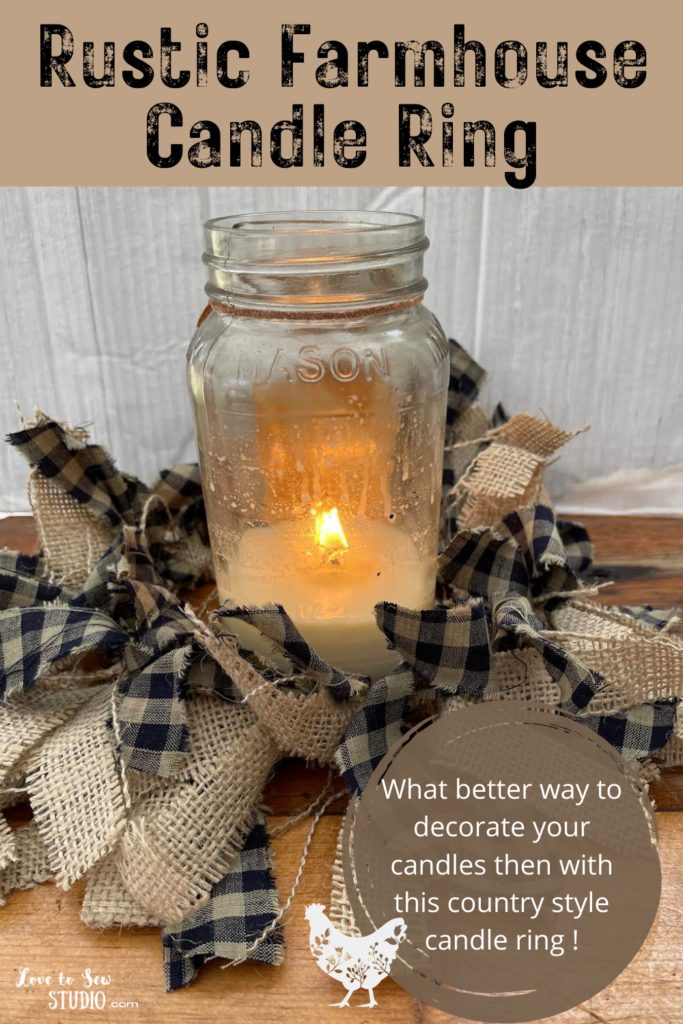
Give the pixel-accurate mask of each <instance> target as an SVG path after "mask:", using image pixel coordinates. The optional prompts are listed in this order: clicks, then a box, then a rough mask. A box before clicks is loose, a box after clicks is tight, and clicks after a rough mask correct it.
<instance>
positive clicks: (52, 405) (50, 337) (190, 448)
mask: <svg viewBox="0 0 683 1024" xmlns="http://www.w3.org/2000/svg"><path fill="white" fill-rule="evenodd" d="M316 207H318V208H330V209H332V208H337V209H341V208H344V207H347V208H363V207H365V208H371V209H402V210H409V211H411V212H413V213H420V214H422V215H423V216H424V217H425V219H426V222H427V231H428V234H429V237H430V238H431V241H432V248H431V251H430V252H429V253H428V256H427V276H428V278H429V280H430V289H429V292H428V297H427V301H428V305H429V306H430V307H431V308H432V309H433V310H434V312H435V313H436V314H437V315H438V316H439V318H440V319H441V322H442V323H443V325H444V328H445V330H446V332H447V333H450V334H452V335H454V336H456V337H457V338H458V339H459V340H460V341H461V342H462V343H463V344H464V345H465V346H466V347H467V348H468V349H469V350H470V351H471V352H472V353H473V355H474V356H475V357H476V358H477V359H478V360H479V361H480V362H481V363H482V364H483V365H484V366H486V367H487V369H488V370H489V371H490V375H491V376H490V382H489V384H488V386H487V388H486V392H485V401H486V404H488V405H489V406H493V405H495V403H496V402H497V401H498V400H499V399H502V400H503V401H504V403H505V405H506V408H507V409H508V410H509V411H510V412H516V411H520V410H529V411H530V412H535V411H537V410H538V409H539V408H543V409H544V410H545V411H546V412H547V413H548V415H549V416H551V417H552V418H553V419H554V420H555V421H556V422H558V423H560V424H561V425H562V426H564V427H567V428H575V427H579V426H581V425H583V424H584V423H586V422H590V423H592V424H593V430H592V431H591V432H590V433H588V434H587V435H582V436H581V437H580V438H577V439H576V440H575V441H574V442H572V444H571V445H570V446H569V447H568V448H567V450H566V453H565V454H563V457H562V459H561V460H560V462H559V463H558V464H557V466H554V467H553V468H552V469H551V471H550V472H551V477H550V480H551V484H552V489H553V492H554V494H555V496H557V497H558V498H560V499H561V500H562V505H563V507H564V508H565V509H567V510H572V511H602V510H611V511H647V512H655V513H657V512H659V513H665V512H669V513H672V512H676V513H683V288H682V287H681V285H682V282H683V189H676V188H642V189H639V188H608V189H604V188H553V189H550V188H532V189H529V190H526V191H521V192H516V191H513V190H512V189H510V188H493V189H476V188H428V189H417V188H416V189H408V188H385V189H380V188H327V189H322V188H320V189H311V188H305V189H304V188H275V189H273V188H130V189H125V188H56V189H7V188H5V189H0V229H1V232H2V235H1V241H0V244H1V246H2V249H1V251H0V309H1V316H2V320H1V323H2V329H1V330H2V334H1V339H0V345H1V353H2V361H1V363H0V366H1V367H2V369H1V370H0V374H1V376H0V380H1V384H0V414H1V420H2V422H1V424H0V426H1V428H2V432H3V433H4V432H6V431H9V430H12V429H14V428H15V426H16V424H17V418H16V413H15V411H14V408H13V405H12V401H13V399H16V400H18V401H19V402H20V404H21V407H22V410H23V412H24V414H25V415H28V414H30V413H31V411H32V409H33V406H34V405H38V406H40V407H41V408H42V409H43V410H44V411H45V412H47V413H49V414H51V415H53V416H55V417H56V418H58V419H65V420H68V421H70V422H72V423H92V425H93V426H92V434H93V437H94V438H95V439H97V440H98V441H100V442H102V443H104V444H105V445H106V446H107V447H109V448H110V450H111V451H112V453H113V454H114V456H115V457H116V459H117V460H118V462H119V464H120V465H121V466H122V467H123V468H125V469H127V470H128V471H130V472H132V473H135V474H136V475H138V476H140V477H142V478H143V479H145V480H148V481H150V480H151V478H152V477H153V476H154V474H155V472H156V470H157V469H158V468H160V467H161V466H164V465H168V464H169V463H171V462H174V461H178V460H184V459H193V458H194V439H193V431H192V422H191V417H190V409H189V403H188V401H187V398H186V394H185V380H184V369H185V358H184V354H185V350H186V348H187V345H188V343H189V340H190V338H191V336H192V331H193V325H194V323H195V321H196V319H197V317H198V315H199V313H200V312H201V309H202V308H203V304H204V295H203V292H202V288H203V277H204V273H203V269H204V268H203V266H202V264H201V260H200V257H201V253H202V230H201V227H202V222H203V221H204V220H205V219H206V218H208V217H210V216H219V215H224V214H228V213H236V212H246V211H250V210H268V209H280V210H287V209H290V210H291V209H296V208H309V209H314V208H316ZM27 508H28V505H27V500H26V471H25V467H24V465H23V463H22V460H21V458H20V457H19V456H18V455H17V454H16V453H14V452H12V451H11V450H10V449H9V446H5V445H2V446H0V510H5V511H13V510H15V511H16V510H22V509H27Z"/></svg>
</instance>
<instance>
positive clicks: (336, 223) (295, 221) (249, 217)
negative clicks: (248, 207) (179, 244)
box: [203, 210, 429, 308]
mask: <svg viewBox="0 0 683 1024" xmlns="http://www.w3.org/2000/svg"><path fill="white" fill-rule="evenodd" d="M204 234H205V239H206V251H205V253H204V256H203V262H204V264H205V265H206V267H207V270H208V283H207V286H206V292H207V294H208V295H209V298H211V299H214V300H217V301H218V302H219V303H222V304H226V303H227V304H229V305H231V306H237V305H239V306H242V305H244V306H252V305H255V306H259V307H263V306H265V305H268V306H270V305H276V306H280V305H282V304H285V303H286V304H287V305H288V306H289V307H290V308H291V307H292V306H296V305H299V304H301V305H303V306H310V305H312V304H315V305H326V306H339V305H348V304H353V305H356V306H364V305H377V304H378V301H377V300H380V302H379V304H383V303H384V302H395V301H404V300H406V299H411V298H413V297H414V296H416V295H418V294H423V293H424V291H425V288H426V286H427V282H426V281H425V280H424V278H423V276H422V259H423V255H424V253H425V251H426V249H427V248H428V247H429V241H428V239H427V238H426V236H425V223H424V219H423V218H422V217H419V216H417V215H416V214H411V213H400V212H397V211H391V210H301V211H283V212H275V213H273V212H264V213H248V214H235V215H231V216H227V217H215V218H212V219H211V220H208V221H207V222H206V223H205V225H204Z"/></svg>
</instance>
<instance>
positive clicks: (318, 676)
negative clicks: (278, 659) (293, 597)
mask: <svg viewBox="0 0 683 1024" xmlns="http://www.w3.org/2000/svg"><path fill="white" fill-rule="evenodd" d="M214 615H216V616H218V617H219V618H226V619H239V621H240V622H245V623H246V624H247V625H249V626H253V627H254V629H257V630H258V632H259V633H260V634H261V636H264V637H266V639H268V640H270V641H271V643H272V644H273V645H274V647H275V649H276V650H277V651H278V652H279V653H280V654H282V655H284V657H285V658H287V660H288V661H290V662H291V663H292V665H294V666H295V667H296V668H298V669H299V670H300V671H301V672H303V673H305V674H306V675H307V676H310V677H312V678H313V679H315V681H316V682H318V683H320V684H322V685H323V686H327V687H328V688H329V690H330V693H331V694H332V696H333V697H334V699H335V700H336V701H337V702H339V703H343V702H344V701H347V700H348V699H349V697H350V696H351V692H352V682H353V684H354V688H357V685H358V684H361V683H364V682H365V681H366V680H364V679H360V678H357V677H355V676H348V675H345V674H344V673H343V672H340V671H339V670H338V669H336V668H333V667H332V666H331V665H328V664H327V662H326V661H323V659H322V658H321V657H320V656H319V655H318V654H316V652H315V651H314V650H313V648H312V647H311V645H310V644H309V643H308V642H307V641H306V640H305V639H304V638H303V636H302V635H301V633H300V632H299V630H298V629H297V627H296V626H295V625H294V623H293V622H292V620H291V619H290V617H289V615H288V614H287V612H286V611H285V610H284V608H283V607H282V605H280V604H268V605H264V606H263V607H262V608H246V607H235V606H231V605H229V604H228V603H226V604H223V605H222V606H221V607H220V608H219V609H218V610H217V611H216V612H214Z"/></svg>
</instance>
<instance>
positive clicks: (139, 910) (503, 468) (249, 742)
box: [0, 343, 683, 988]
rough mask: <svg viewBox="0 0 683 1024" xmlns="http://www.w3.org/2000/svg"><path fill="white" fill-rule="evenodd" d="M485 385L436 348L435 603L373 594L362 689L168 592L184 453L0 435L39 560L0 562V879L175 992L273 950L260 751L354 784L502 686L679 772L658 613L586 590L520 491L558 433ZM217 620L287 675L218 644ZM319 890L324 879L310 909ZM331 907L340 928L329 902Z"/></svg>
mask: <svg viewBox="0 0 683 1024" xmlns="http://www.w3.org/2000/svg"><path fill="white" fill-rule="evenodd" d="M484 378H485V374H484V373H483V371H482V370H481V368H479V367H478V366H477V365H476V363H474V361H473V360H471V359H470V357H469V356H468V355H467V353H466V352H465V351H464V349H462V348H461V347H460V346H459V345H457V344H456V343H452V344H451V386H450V392H449V412H448V427H447V436H446V451H445V463H444V477H443V492H442V531H441V535H442V546H443V549H444V550H443V554H442V556H441V558H440V560H439V571H440V583H439V589H438V593H437V601H436V603H435V607H434V609H432V610H430V611H428V612H422V613H419V612H414V611H411V610H409V609H403V608H400V607H398V606H396V605H392V604H391V603H390V602H385V603H384V604H382V605H380V606H378V608H377V609H376V613H377V621H378V627H379V628H380V629H382V630H383V632H384V634H385V636H386V638H387V642H388V643H389V644H390V645H391V646H393V647H395V648H396V649H397V650H398V651H399V652H400V654H401V656H402V658H403V662H402V664H401V665H400V667H399V668H398V669H396V670H395V671H394V672H393V673H391V674H390V675H389V676H387V677H386V678H385V679H383V680H379V681H378V682H376V683H373V684H372V685H371V686H370V687H369V688H368V686H367V681H366V680H363V679H359V678H354V677H349V676H348V675H347V674H346V673H344V672H343V671H342V670H340V668H338V667H336V666H332V665H328V664H326V663H325V662H324V661H322V660H321V659H320V658H319V657H318V655H317V654H316V652H315V651H314V650H312V649H311V647H310V646H309V645H308V644H307V643H306V642H305V640H304V639H303V637H301V635H300V634H299V632H298V630H297V629H296V627H295V626H294V624H293V623H292V621H291V620H290V619H289V617H288V616H287V613H286V610H285V609H283V608H281V607H279V606H269V607H265V608H262V609H253V608H250V609H246V608H235V607H232V606H230V605H228V604H226V605H224V606H223V607H222V608H220V609H219V610H218V612H217V613H215V614H213V615H211V616H210V617H209V619H208V620H206V621H201V620H200V619H199V618H198V617H197V615H196V614H195V611H193V610H192V608H190V607H189V606H187V605H184V604H183V602H182V600H181V599H180V598H179V588H180V587H185V588H188V587H190V588H191V587H192V586H193V585H194V584H195V583H197V582H199V581H201V580H202V579H207V578H210V572H211V570H210V550H209V547H208V540H207V533H206V523H205V518H204V512H203V502H202V495H201V482H200V479H199V473H198V469H197V467H196V466H174V467H171V468H170V469H168V470H164V471H163V472H162V473H161V474H160V476H159V478H158V479H157V481H155V483H154V484H153V485H152V487H147V486H146V485H144V484H143V483H141V482H140V481H138V480H135V479H134V478H132V477H130V476H128V475H126V474H125V473H122V472H120V471H119V470H118V469H117V468H116V466H115V465H114V463H113V462H112V460H111V458H110V457H109V455H108V454H107V453H106V452H105V451H104V449H102V448H101V447H99V446H97V445H91V444H90V443H89V442H88V438H87V436H86V435H85V433H84V432H83V431H81V430H79V431H73V430H71V429H70V428H68V427H67V426H65V425H64V424H61V423H58V422H56V421H53V420H50V419H49V418H47V417H45V416H42V415H40V416H39V417H38V419H37V421H36V422H35V423H34V424H28V425H25V426H24V428H23V429H22V430H21V431H19V432H18V433H17V434H14V435H12V437H11V442H12V444H13V445H15V447H17V449H18V450H20V451H21V452H22V454H23V455H24V456H25V457H26V458H27V460H28V462H29V464H30V466H31V495H32V502H33V505H34V512H35V516H36V520H37V523H38V529H39V535H40V540H41V547H42V551H41V555H40V556H37V557H27V556H20V555H17V554H16V553H11V552H4V553H3V552H0V641H1V642H2V643H1V647H0V650H1V651H2V654H1V655H0V693H1V694H2V696H3V698H4V699H3V702H2V703H0V727H2V726H4V728H2V729H1V731H0V806H1V807H3V808H8V807H11V806H12V805H13V804H14V803H16V802H19V801H22V800H27V801H28V802H29V803H30V804H31V807H32V810H33V815H34V819H33V821H32V822H31V825H30V826H29V827H27V828H26V829H25V830H19V831H16V832H12V831H11V830H10V829H9V828H8V827H7V822H6V820H5V819H4V818H0V892H2V893H6V892H9V891H11V889H12V888H19V887H26V886H28V885H32V884H35V883H36V882H38V881H42V880H48V879H49V880H52V881H54V882H55V883H56V884H58V885H61V886H63V887H68V886H70V885H71V884H73V882H74V881H75V880H76V879H78V878H82V877H84V876H85V879H86V889H85V897H84V901H83V906H82V919H83V921H84V922H85V923H86V924H88V925H91V926H93V927H110V926H116V927H121V926H123V927H128V926H150V925H154V926H161V927H162V942H163V950H164V967H165V974H166V984H167V987H169V988H175V987H178V986H180V985H186V984H188V983H189V982H190V981H191V980H192V979H193V978H194V977H195V975H196V973H197V970H198V969H199V968H200V966H201V964H202V963H204V962H205V961H206V960H209V959H211V958H213V957H216V956H218V957H222V958H224V959H227V960H229V961H230V960H241V959H243V958H244V957H249V958H250V959H253V960H257V961H260V962H265V963H279V962H280V961H281V959H282V955H283V946H282V933H281V929H280V928H279V927H273V926H274V925H275V924H277V921H278V920H279V918H278V915H279V907H280V905H279V901H278V895H277V890H276V888H275V884H274V881H273V877H272V862H271V857H270V851H269V840H268V832H267V827H266V825H265V821H264V819H263V816H262V814H261V812H260V810H259V807H260V805H261V802H262V796H263V789H264V785H265V783H266V781H267V779H268V777H269V775H270V774H271V772H272V770H273V768H274V766H275V764H276V763H277V761H278V760H279V759H280V758H281V757H283V756H297V757H302V758H304V759H305V760H307V761H314V762H318V763H322V764H329V763H331V762H333V761H335V762H336V764H337V765H338V767H339V769H340V771H341V772H342V773H343V775H344V777H345V779H346V781H347V785H348V786H349V789H350V791H351V792H353V791H354V790H356V789H362V787H363V785H364V784H365V782H366V781H367V779H368V778H369V776H370V774H371V772H372V770H373V767H374V765H375V764H376V763H378V759H379V758H381V756H382V752H383V751H384V750H386V749H387V747H388V745H391V743H392V742H394V741H395V739H397V738H398V737H399V736H400V734H401V730H402V729H403V728H405V726H406V724H408V723H410V722H414V721H416V720H419V719H420V718H422V717H425V716H426V715H431V714H434V713H441V714H443V713H453V712H454V711H457V709H458V707H460V706H462V705H463V704H464V703H466V702H470V701H476V700H501V699H517V700H520V699H524V700H533V701H539V702H541V703H544V704H548V705H551V706H557V707H559V708H563V709H565V710H567V711H570V712H572V713H577V714H580V715H582V716H583V717H585V718H586V720H587V721H590V722H591V727H593V728H595V729H596V731H598V732H600V734H601V735H604V736H607V737H608V738H610V740H611V741H612V742H614V743H615V745H617V746H618V747H619V749H620V750H622V751H623V752H624V753H625V755H626V756H629V757H631V758H632V759H633V760H635V761H638V762H639V763H642V764H643V765H644V768H643V772H644V773H647V774H648V777H652V774H653V773H654V772H656V770H657V768H656V762H655V761H654V760H653V758H654V757H655V756H657V755H658V754H660V752H661V755H662V760H663V761H664V762H665V763H683V733H679V731H678V730H679V726H678V723H677V717H676V711H677V706H678V696H679V694H680V691H681V681H680V675H681V661H680V659H681V645H680V641H679V640H678V639H677V638H676V637H675V636H674V635H672V634H669V633H668V632H666V630H667V616H666V615H664V614H660V613H658V612H655V611H653V610H652V609H647V610H641V609H630V610H624V611H623V612H609V611H605V610H603V609H601V608H600V606H599V605H597V604H596V603H595V601H594V600H592V599H591V600H589V599H588V595H587V594H586V592H585V591H584V590H583V589H582V585H581V583H580V580H579V575H578V574H579V573H581V572H583V571H584V570H585V569H586V568H587V566H588V564H589V561H590V543H589V539H588V537H587V535H586V534H585V531H583V530H582V529H581V528H580V527H577V526H576V525H574V524H566V523H561V522H556V521H555V517H554V515H553V513H552V510H551V509H550V508H549V507H547V505H546V504H543V501H544V499H545V492H544V489H543V483H542V474H543V470H544V468H545V466H546V465H547V463H548V461H549V459H551V458H552V457H553V456H554V453H556V452H557V451H558V450H559V448H560V447H561V446H562V445H563V444H564V443H566V442H567V441H568V440H570V439H571V437H573V436H574V435H573V434H571V433H569V432H566V431H563V430H561V429H560V428H558V427H556V426H554V425H553V424H552V423H550V422H549V421H548V420H547V419H544V418H535V417H531V416H528V415H526V414H525V415H522V416H516V417H513V418H512V419H508V418H507V417H506V416H505V414H504V413H503V412H502V410H501V409H500V408H499V409H498V410H496V413H495V414H494V416H493V418H492V419H490V420H489V418H488V417H487V416H486V414H485V412H484V409H483V407H482V406H481V405H480V404H479V402H478V392H479V388H480V386H481V385H482V383H483V381H484ZM234 618H239V619H241V620H243V621H245V622H248V623H249V624H251V625H253V626H255V627H256V628H257V629H258V630H259V631H260V632H261V633H262V635H263V636H264V637H265V638H267V640H268V641H269V643H270V644H271V645H274V646H275V647H276V648H277V650H279V651H280V652H281V653H282V654H283V655H284V656H285V657H286V658H287V659H288V660H289V662H290V664H291V666H292V673H291V675H289V676H288V677H287V678H286V679H284V678H280V677H279V676H278V675H277V673H274V672H273V671H272V667H271V666H268V665H265V664H264V663H261V662H260V661H259V660H258V658H256V657H255V656H254V655H252V654H250V653H249V652H247V651H244V650H242V649H241V648H240V647H239V644H238V642H237V640H236V638H235V637H234V636H233V635H232V633H231V622H232V619H234ZM662 630H663V632H662ZM340 741H341V742H340ZM342 905H343V906H344V907H345V906H346V904H344V894H343V886H340V879H339V876H337V877H336V881H335V896H334V898H333V914H334V913H337V911H335V909H334V908H335V907H336V908H337V910H338V908H339V907H342ZM349 909H350V908H349ZM337 919H338V920H339V922H340V924H341V926H342V927H346V926H349V927H351V925H352V922H351V920H350V919H349V916H348V909H342V910H341V911H338V913H337Z"/></svg>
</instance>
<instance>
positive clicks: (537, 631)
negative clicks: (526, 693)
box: [493, 596, 605, 714]
mask: <svg viewBox="0 0 683 1024" xmlns="http://www.w3.org/2000/svg"><path fill="white" fill-rule="evenodd" d="M493 621H494V626H495V629H496V633H495V636H494V646H495V647H496V648H497V649H498V650H509V649H512V648H514V647H531V648H532V649H533V650H535V651H537V652H538V653H539V654H540V656H541V658H542V659H543V664H544V666H545V668H546V670H547V672H548V675H549V676H550V678H551V679H552V680H553V681H554V682H555V683H557V685H558V686H559V688H560V693H561V695H562V700H561V702H560V704H559V707H560V708H561V709H562V710H563V711H568V712H570V713H571V714H578V712H579V711H583V709H584V708H586V707H587V706H588V704H589V703H590V701H591V700H592V699H593V697H594V696H595V694H596V693H597V692H598V691H599V690H600V689H602V687H603V686H604V685H605V681H604V679H603V678H602V676H601V675H600V674H599V673H598V672H591V670H590V669H589V668H587V667H586V666H585V665H584V664H583V662H582V661H581V659H580V658H577V657H576V655H574V654H570V653H569V652H567V651H565V650H563V649H562V648H561V647H559V646H558V645H557V644H555V643H553V642H552V641H551V640H549V639H548V638H547V637H545V636H543V635H542V630H543V629H544V624H543V622H542V621H541V620H540V619H539V618H538V616H537V615H536V614H535V613H534V611H533V609H532V607H531V605H530V604H529V601H528V600H527V599H526V598H525V597H518V596H510V597H507V598H504V599H503V600H501V601H499V602H498V603H497V604H496V605H495V608H494V612H493Z"/></svg>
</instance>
